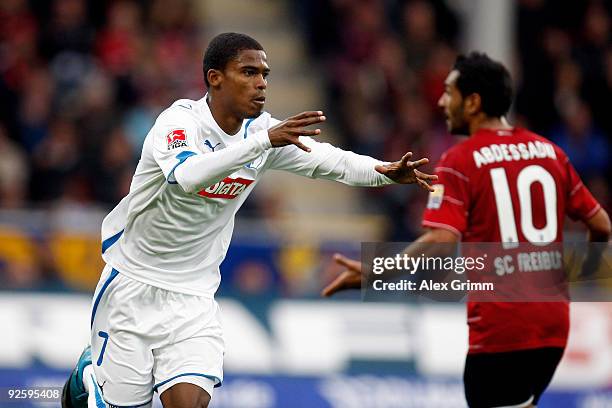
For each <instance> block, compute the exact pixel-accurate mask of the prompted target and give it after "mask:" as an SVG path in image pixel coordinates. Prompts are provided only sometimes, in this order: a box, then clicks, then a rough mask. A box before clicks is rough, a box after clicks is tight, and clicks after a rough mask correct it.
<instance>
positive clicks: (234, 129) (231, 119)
mask: <svg viewBox="0 0 612 408" xmlns="http://www.w3.org/2000/svg"><path fill="white" fill-rule="evenodd" d="M206 103H207V104H208V107H209V108H210V113H211V114H212V117H213V119H214V120H215V122H217V125H219V127H220V128H221V130H223V131H224V132H225V133H227V134H228V135H235V134H236V133H238V131H239V130H240V128H241V127H242V122H243V119H242V118H238V117H236V116H235V115H233V114H232V113H231V110H229V109H226V108H225V106H224V105H223V101H221V100H220V99H219V98H213V97H211V95H210V94H208V97H207V98H206Z"/></svg>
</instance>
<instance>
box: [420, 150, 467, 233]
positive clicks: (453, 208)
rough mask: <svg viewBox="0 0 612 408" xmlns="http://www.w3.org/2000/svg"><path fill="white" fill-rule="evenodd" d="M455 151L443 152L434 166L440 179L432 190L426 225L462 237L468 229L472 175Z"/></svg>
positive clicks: (427, 208) (424, 219)
mask: <svg viewBox="0 0 612 408" xmlns="http://www.w3.org/2000/svg"><path fill="white" fill-rule="evenodd" d="M465 173H466V172H465V170H463V168H462V166H461V165H460V163H459V161H458V160H456V157H455V155H454V154H453V151H452V150H451V151H450V152H448V153H446V154H444V155H443V156H442V158H441V160H440V162H439V163H438V164H437V166H436V168H435V174H436V175H437V176H438V180H437V181H436V183H435V184H433V186H432V187H433V189H434V191H432V192H430V193H429V198H428V200H427V207H426V209H425V212H424V213H423V222H422V225H423V227H428V228H443V229H446V230H449V231H451V232H453V233H455V234H457V235H459V236H460V237H461V236H462V235H463V234H464V233H465V231H466V230H467V219H468V211H467V209H468V208H469V201H470V195H469V190H468V186H469V178H468V176H467V175H466V174H465Z"/></svg>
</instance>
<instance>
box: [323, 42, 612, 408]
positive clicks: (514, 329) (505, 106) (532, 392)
mask: <svg viewBox="0 0 612 408" xmlns="http://www.w3.org/2000/svg"><path fill="white" fill-rule="evenodd" d="M511 102H512V85H511V78H510V74H509V73H508V71H507V70H506V68H505V67H504V66H503V65H502V64H500V63H498V62H496V61H493V60H491V59H490V58H489V57H488V56H486V55H485V54H480V53H471V54H469V55H468V56H459V57H458V58H457V60H456V62H455V65H454V67H453V69H452V70H451V72H450V74H449V75H448V77H447V79H446V82H445V91H444V94H443V95H442V96H441V97H440V100H439V102H438V104H439V106H440V107H441V108H443V109H444V113H445V115H446V122H447V126H448V130H449V132H450V133H452V134H456V135H469V136H470V137H469V138H467V139H465V140H463V141H461V142H459V143H457V144H456V145H455V146H453V147H452V148H450V149H449V150H448V151H446V152H445V153H444V154H443V155H442V157H441V159H440V162H439V163H438V165H437V167H436V169H435V170H436V174H437V175H438V177H439V179H438V182H437V183H436V184H435V185H434V186H433V187H434V188H435V191H434V192H432V193H431V196H430V200H429V202H428V204H427V209H426V210H425V213H424V215H423V222H422V225H423V226H424V227H425V228H426V229H427V232H426V233H425V234H424V235H422V236H421V237H420V238H419V239H418V240H417V242H421V243H444V242H446V243H449V242H450V243H452V242H458V241H462V242H504V243H507V242H514V243H518V242H525V243H534V244H546V243H555V242H561V241H562V240H563V224H564V217H565V215H566V214H567V215H569V216H570V217H571V218H572V219H574V220H580V221H582V222H583V223H584V224H585V225H586V227H587V228H588V231H589V241H591V242H607V241H608V240H609V237H610V219H609V217H608V214H607V213H606V211H605V210H604V209H603V208H601V206H600V205H599V203H598V202H597V201H596V200H595V198H594V197H593V196H592V195H591V193H590V192H589V190H588V189H587V188H586V187H585V186H584V184H583V183H582V181H581V180H580V177H579V176H578V174H577V173H576V171H575V170H574V168H573V166H572V165H571V163H570V162H569V159H568V157H567V155H566V154H565V153H564V152H563V151H562V150H561V149H560V148H559V147H558V146H556V145H554V144H553V143H551V142H550V141H549V140H547V139H545V138H543V137H541V136H538V135H536V134H534V133H532V132H530V131H528V130H526V129H521V128H517V127H513V126H511V125H509V124H508V122H507V121H506V120H505V117H504V116H505V115H506V113H507V112H508V110H509V108H510V105H511ZM532 187H533V188H532ZM406 252H407V253H410V247H409V248H407V249H406ZM335 260H336V262H338V263H339V264H341V265H343V266H344V267H346V268H347V270H346V271H344V272H343V273H342V274H341V275H340V276H338V278H337V279H336V280H335V281H334V282H332V283H331V284H330V285H329V286H328V287H326V288H325V289H324V291H323V294H324V295H325V296H330V295H331V294H333V293H335V292H337V291H339V290H344V289H348V288H356V287H360V286H361V278H362V275H361V263H360V262H357V261H354V260H350V259H347V258H345V257H343V256H342V255H336V257H335ZM467 308H468V326H469V350H468V354H467V358H466V364H465V371H464V384H465V394H466V399H467V402H468V404H469V406H470V407H534V406H536V405H537V403H538V400H539V398H540V396H541V394H542V392H543V391H544V390H545V389H546V387H547V386H548V384H549V383H550V380H551V379H552V376H553V374H554V372H555V370H556V368H557V365H558V363H559V361H560V360H561V357H562V355H563V351H564V349H565V346H566V343H567V336H568V331H569V305H568V304H567V303H565V302H468V305H467Z"/></svg>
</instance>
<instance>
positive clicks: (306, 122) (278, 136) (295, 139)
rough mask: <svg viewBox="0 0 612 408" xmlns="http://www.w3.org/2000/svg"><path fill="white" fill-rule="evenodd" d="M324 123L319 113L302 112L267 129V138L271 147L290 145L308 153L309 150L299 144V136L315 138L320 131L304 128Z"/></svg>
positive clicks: (323, 117) (323, 118) (321, 114)
mask: <svg viewBox="0 0 612 408" xmlns="http://www.w3.org/2000/svg"><path fill="white" fill-rule="evenodd" d="M324 121H325V116H323V112H321V111H308V112H302V113H300V114H299V115H295V116H292V117H290V118H288V119H285V120H283V121H282V122H281V123H279V124H278V125H276V126H274V127H271V128H270V129H268V137H269V138H270V143H272V147H282V146H287V145H290V144H293V145H296V146H297V147H299V148H300V149H302V150H304V151H306V152H310V148H309V147H308V146H305V145H304V144H302V143H301V142H300V136H315V135H318V134H320V133H321V129H304V128H305V127H306V126H310V125H314V124H317V123H321V122H324Z"/></svg>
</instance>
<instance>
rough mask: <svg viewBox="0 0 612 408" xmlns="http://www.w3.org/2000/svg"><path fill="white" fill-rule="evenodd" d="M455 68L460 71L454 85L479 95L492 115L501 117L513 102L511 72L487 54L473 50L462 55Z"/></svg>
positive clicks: (465, 92) (462, 92)
mask: <svg viewBox="0 0 612 408" xmlns="http://www.w3.org/2000/svg"><path fill="white" fill-rule="evenodd" d="M453 69H456V70H457V71H459V77H458V78H457V81H456V84H455V86H456V87H457V89H458V90H459V92H461V95H462V96H463V97H466V96H468V95H471V94H473V93H476V94H478V95H480V100H481V103H482V111H483V112H484V113H485V114H486V115H487V116H489V117H496V118H498V117H501V116H504V115H505V114H506V113H508V110H510V105H512V98H513V91H512V79H511V77H510V73H509V72H508V70H507V69H506V67H504V66H503V65H502V64H501V63H499V62H497V61H494V60H492V59H491V58H489V56H488V55H487V54H484V53H479V52H471V53H470V54H468V55H467V56H466V55H459V56H458V57H457V60H456V61H455V65H454V66H453Z"/></svg>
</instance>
